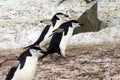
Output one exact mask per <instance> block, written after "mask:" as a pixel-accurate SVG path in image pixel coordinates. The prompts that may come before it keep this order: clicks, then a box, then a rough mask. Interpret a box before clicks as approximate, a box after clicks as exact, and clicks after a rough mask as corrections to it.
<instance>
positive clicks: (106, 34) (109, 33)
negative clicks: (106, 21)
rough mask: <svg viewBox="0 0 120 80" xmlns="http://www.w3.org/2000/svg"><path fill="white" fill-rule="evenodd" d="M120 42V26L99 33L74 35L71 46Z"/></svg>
mask: <svg viewBox="0 0 120 80" xmlns="http://www.w3.org/2000/svg"><path fill="white" fill-rule="evenodd" d="M116 41H117V42H118V41H120V26H119V27H109V28H106V29H103V30H100V31H99V32H87V33H80V34H77V35H74V36H73V37H72V38H71V41H70V44H100V43H103V42H112V43H115V42H116Z"/></svg>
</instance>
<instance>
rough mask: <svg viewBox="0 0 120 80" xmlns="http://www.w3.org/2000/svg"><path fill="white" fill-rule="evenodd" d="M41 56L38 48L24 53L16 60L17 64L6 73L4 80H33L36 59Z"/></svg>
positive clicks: (32, 48)
mask: <svg viewBox="0 0 120 80" xmlns="http://www.w3.org/2000/svg"><path fill="white" fill-rule="evenodd" d="M42 55H43V54H42V50H41V49H40V48H39V47H31V48H29V49H27V50H26V51H24V52H23V53H22V54H21V55H20V56H19V57H18V59H17V60H16V63H17V64H16V65H14V66H13V67H12V68H11V69H10V71H9V72H8V74H7V77H6V80H33V77H34V74H35V71H36V67H37V62H38V58H39V57H40V56H42Z"/></svg>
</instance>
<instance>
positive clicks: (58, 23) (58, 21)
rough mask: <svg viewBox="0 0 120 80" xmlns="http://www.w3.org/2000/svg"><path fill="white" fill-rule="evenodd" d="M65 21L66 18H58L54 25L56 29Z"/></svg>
mask: <svg viewBox="0 0 120 80" xmlns="http://www.w3.org/2000/svg"><path fill="white" fill-rule="evenodd" d="M63 22H64V20H61V19H60V20H57V21H56V24H55V26H53V28H54V30H55V29H57V28H59V26H60V25H61V24H62V23H63Z"/></svg>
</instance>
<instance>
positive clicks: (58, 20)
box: [25, 13, 69, 48]
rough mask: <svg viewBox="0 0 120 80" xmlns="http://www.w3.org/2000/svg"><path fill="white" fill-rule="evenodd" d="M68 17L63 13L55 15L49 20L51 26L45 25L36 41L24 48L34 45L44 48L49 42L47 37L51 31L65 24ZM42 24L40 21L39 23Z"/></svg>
mask: <svg viewBox="0 0 120 80" xmlns="http://www.w3.org/2000/svg"><path fill="white" fill-rule="evenodd" d="M68 17H69V15H66V14H63V13H56V14H55V15H54V16H53V18H52V19H51V24H49V25H47V26H46V27H45V28H44V29H43V31H42V33H41V35H40V36H39V38H38V40H37V41H36V42H35V43H33V44H32V45H29V46H27V47H25V48H29V47H32V46H34V45H39V46H40V47H45V46H46V45H48V44H49V42H50V39H51V38H50V37H49V35H50V34H51V33H52V31H53V30H55V29H57V28H58V27H59V25H60V24H62V23H63V22H65V21H66V20H67V19H68ZM41 23H42V21H41Z"/></svg>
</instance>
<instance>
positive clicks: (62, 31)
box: [39, 20, 83, 59]
mask: <svg viewBox="0 0 120 80" xmlns="http://www.w3.org/2000/svg"><path fill="white" fill-rule="evenodd" d="M80 26H83V24H80V23H79V22H78V21H77V20H70V21H67V22H64V23H63V24H61V25H60V27H59V28H58V29H56V30H54V31H53V33H52V34H51V35H50V36H52V38H51V41H50V44H49V47H48V48H47V51H46V52H44V55H43V56H41V57H40V58H39V59H42V58H44V57H45V56H47V55H48V54H52V53H58V54H60V55H61V56H63V57H65V50H66V48H67V46H68V44H69V42H70V38H71V36H72V35H73V31H74V29H75V28H76V27H80Z"/></svg>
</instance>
